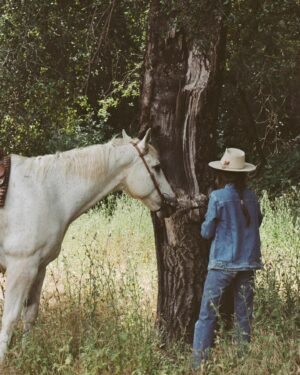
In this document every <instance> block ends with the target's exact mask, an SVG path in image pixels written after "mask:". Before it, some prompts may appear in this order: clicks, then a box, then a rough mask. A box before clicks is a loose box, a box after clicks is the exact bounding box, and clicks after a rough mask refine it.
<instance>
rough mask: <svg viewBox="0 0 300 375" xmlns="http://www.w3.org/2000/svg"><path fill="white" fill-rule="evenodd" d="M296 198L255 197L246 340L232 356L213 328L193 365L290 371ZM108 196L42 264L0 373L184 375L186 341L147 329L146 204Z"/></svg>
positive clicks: (151, 299)
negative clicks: (31, 312) (259, 215)
mask: <svg viewBox="0 0 300 375" xmlns="http://www.w3.org/2000/svg"><path fill="white" fill-rule="evenodd" d="M299 203H300V194H299V193H298V192H297V191H296V192H294V193H293V195H292V196H288V195H287V196H284V197H282V198H280V199H278V200H276V202H275V203H272V204H271V202H270V201H269V200H268V198H267V196H264V197H263V199H262V206H263V210H264V214H265V218H264V223H263V226H262V229H261V235H262V243H263V253H264V262H265V268H264V270H263V271H260V272H258V274H257V288H256V298H255V320H254V326H253V341H252V343H251V345H250V348H249V352H248V354H247V355H245V356H244V357H241V356H240V355H238V352H237V351H238V348H237V347H236V346H235V345H234V344H232V343H231V338H230V335H228V334H223V333H220V337H218V339H217V342H218V344H217V346H216V348H215V349H214V352H213V355H212V359H211V360H210V362H208V363H207V365H206V366H205V368H203V369H201V371H200V373H203V374H254V373H256V374H297V373H300V372H299V366H300V363H299V354H300V353H299V341H298V342H297V340H298V339H299V331H297V329H299V305H300V301H299V257H300V256H299V254H300V251H299V241H300V236H299V235H300V220H299V215H298V214H299V212H296V211H297V209H298V208H297V207H299ZM112 204H113V201H111V205H108V206H107V205H105V206H101V207H100V208H97V209H95V210H93V211H90V212H89V213H87V214H85V215H83V216H82V217H81V218H80V219H78V220H77V221H76V222H75V223H74V224H73V225H72V226H71V227H70V229H69V231H68V233H67V236H66V238H65V241H64V243H63V249H62V253H61V255H60V256H59V258H58V259H57V260H56V261H55V262H53V263H52V264H51V265H50V266H49V267H48V268H49V269H48V273H47V277H46V280H45V284H44V291H43V295H42V302H41V309H40V314H39V318H38V322H37V324H36V326H35V327H34V329H33V332H32V333H31V335H30V336H29V337H28V338H27V339H26V341H25V342H24V340H22V327H21V324H20V325H19V327H18V329H17V333H16V335H15V336H14V339H13V342H12V345H11V349H10V351H9V354H8V358H7V361H6V363H5V366H4V367H3V369H1V370H0V373H1V374H3V375H7V374H22V375H23V374H38V375H42V374H70V375H71V374H72V375H77V374H78V375H79V374H82V375H83V374H85V375H96V374H107V375H108V374H110V375H111V374H122V375H125V374H145V375H146V374H147V375H152V374H160V375H164V374H166V375H167V374H170V375H171V374H189V373H190V366H189V365H190V363H189V357H190V348H188V347H184V346H182V345H180V343H178V345H176V344H174V345H173V347H170V348H168V349H164V348H162V347H161V343H160V337H159V334H158V333H157V332H156V330H155V328H154V323H155V309H156V306H155V305H156V290H157V275H156V260H155V251H154V240H153V233H152V224H151V221H150V217H149V215H148V212H147V210H146V209H145V208H144V207H143V206H141V205H140V204H139V203H138V202H135V201H132V200H129V199H128V198H126V197H121V198H120V199H118V200H117V201H116V204H115V206H113V205H112ZM112 210H113V211H114V214H113V215H112V216H110V215H109V214H110V213H111V211H112Z"/></svg>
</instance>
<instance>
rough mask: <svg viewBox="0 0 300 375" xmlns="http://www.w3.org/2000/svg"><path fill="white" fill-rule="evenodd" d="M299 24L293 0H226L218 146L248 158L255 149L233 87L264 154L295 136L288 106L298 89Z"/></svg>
mask: <svg viewBox="0 0 300 375" xmlns="http://www.w3.org/2000/svg"><path fill="white" fill-rule="evenodd" d="M299 23H300V4H299V1H298V0H284V1H282V0H275V1H268V0H264V1H252V0H238V1H232V2H231V10H230V12H229V14H228V16H227V17H226V25H227V31H228V36H227V59H226V66H225V74H224V88H223V98H222V104H221V108H220V118H219V120H220V128H219V134H220V136H221V137H220V140H219V141H220V146H221V148H223V147H224V145H226V146H233V147H235V146H239V148H243V149H245V150H247V151H248V150H249V151H250V150H251V151H252V154H253V149H255V147H253V146H255V143H254V139H255V134H254V133H253V129H252V128H253V126H252V125H251V120H250V119H249V115H248V114H247V111H246V109H245V106H244V104H243V102H242V100H241V91H239V90H238V89H241V90H242V92H243V93H244V95H245V97H246V100H247V101H248V105H249V107H250V110H251V112H252V116H253V118H254V121H255V124H256V127H257V131H258V137H259V138H260V140H261V145H262V147H263V148H264V152H265V153H266V154H269V153H270V152H274V151H277V150H278V148H280V146H281V144H282V143H283V142H285V141H286V140H288V139H291V138H293V137H295V136H296V135H297V134H299V131H300V129H299V118H298V119H297V117H296V115H297V114H296V113H295V112H297V105H293V101H294V100H295V98H296V95H297V90H298V88H297V87H299V72H300V70H299V69H300V66H299V64H298V60H299V51H300V29H299ZM295 82H296V85H295ZM297 82H298V83H297ZM296 86H297V87H296ZM298 116H299V112H298Z"/></svg>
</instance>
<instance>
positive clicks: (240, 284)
mask: <svg viewBox="0 0 300 375" xmlns="http://www.w3.org/2000/svg"><path fill="white" fill-rule="evenodd" d="M254 275H255V273H254V271H240V272H238V274H237V276H236V278H235V280H234V313H235V324H236V330H237V333H236V337H237V341H238V342H239V343H242V342H250V339H251V321H252V314H253V289H254Z"/></svg>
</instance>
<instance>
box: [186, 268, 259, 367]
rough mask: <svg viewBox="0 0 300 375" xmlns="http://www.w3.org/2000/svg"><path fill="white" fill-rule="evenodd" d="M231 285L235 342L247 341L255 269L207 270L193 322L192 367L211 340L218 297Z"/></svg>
mask: <svg viewBox="0 0 300 375" xmlns="http://www.w3.org/2000/svg"><path fill="white" fill-rule="evenodd" d="M229 285H233V288H234V314H235V325H236V330H237V331H236V332H237V339H238V342H240V343H244V342H250V335H251V327H250V325H251V320H252V312H253V288H254V271H222V270H209V271H208V274H207V277H206V281H205V285H204V291H203V296H202V302H201V308H200V314H199V319H198V320H197V322H196V324H195V331H194V343H193V364H192V366H193V368H197V367H199V366H200V363H201V361H203V360H206V359H207V356H208V353H209V349H210V348H211V347H212V344H213V340H214V331H215V328H216V320H217V315H218V312H219V305H220V299H221V296H222V294H223V292H224V290H225V288H226V287H228V286H229Z"/></svg>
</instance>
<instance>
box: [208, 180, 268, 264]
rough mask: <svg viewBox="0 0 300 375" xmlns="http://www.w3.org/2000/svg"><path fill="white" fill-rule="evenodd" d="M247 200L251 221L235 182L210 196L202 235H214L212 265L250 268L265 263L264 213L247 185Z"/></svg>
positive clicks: (244, 199)
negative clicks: (262, 242) (262, 241)
mask: <svg viewBox="0 0 300 375" xmlns="http://www.w3.org/2000/svg"><path fill="white" fill-rule="evenodd" d="M243 201H244V204H245V206H246V207H247V209H248V212H249V214H250V218H251V223H250V225H249V226H247V225H246V219H245V216H244V214H243V211H242V208H241V202H240V197H239V194H238V192H237V191H236V189H235V187H234V186H233V185H232V184H228V185H226V186H225V188H224V189H219V190H214V191H213V192H212V193H211V195H210V198H209V203H208V209H207V213H206V216H205V221H204V222H203V224H202V226H201V235H202V237H204V238H206V239H213V240H212V243H211V248H210V256H209V264H208V269H209V270H210V269H226V270H248V269H259V268H261V267H262V263H261V252H260V237H259V226H260V224H261V222H262V214H261V211H260V207H259V203H258V200H257V198H256V195H255V193H253V192H252V191H250V190H248V189H246V190H245V191H244V192H243Z"/></svg>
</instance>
